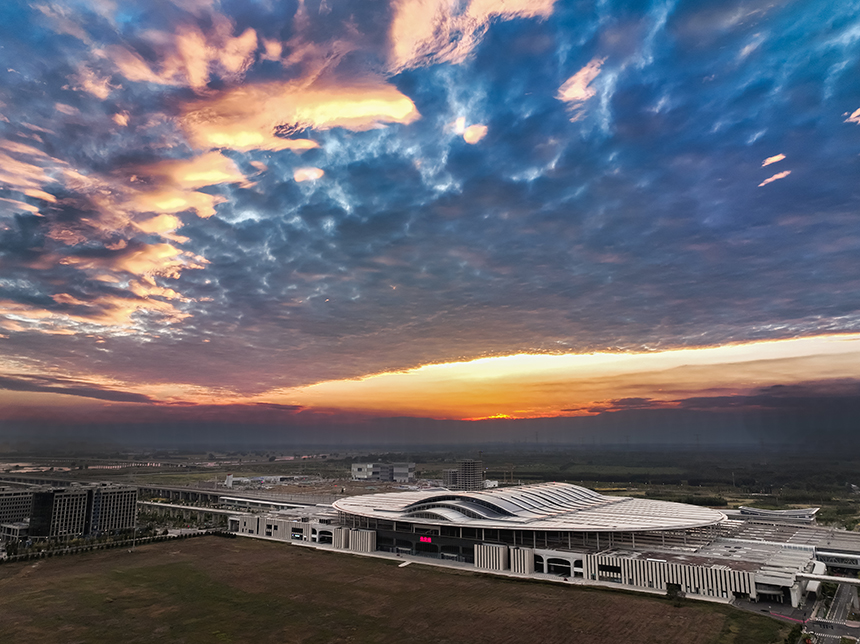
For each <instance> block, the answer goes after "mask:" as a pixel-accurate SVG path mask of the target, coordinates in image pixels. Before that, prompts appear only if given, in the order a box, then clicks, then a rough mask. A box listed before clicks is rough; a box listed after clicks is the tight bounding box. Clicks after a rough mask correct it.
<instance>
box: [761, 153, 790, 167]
mask: <svg viewBox="0 0 860 644" xmlns="http://www.w3.org/2000/svg"><path fill="white" fill-rule="evenodd" d="M784 158H785V155H784V154H776V155H774V156H772V157H768V158H767V159H765V160H764V161H762V162H761V167H762V168H763V167H765V166H766V165H770V164H771V163H777V162H779V161H782V160H783V159H784Z"/></svg>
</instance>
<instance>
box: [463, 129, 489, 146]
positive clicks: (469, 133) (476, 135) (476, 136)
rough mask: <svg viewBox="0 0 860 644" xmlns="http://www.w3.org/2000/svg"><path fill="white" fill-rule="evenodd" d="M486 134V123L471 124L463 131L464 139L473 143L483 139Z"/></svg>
mask: <svg viewBox="0 0 860 644" xmlns="http://www.w3.org/2000/svg"><path fill="white" fill-rule="evenodd" d="M485 136H487V126H486V125H470V126H469V127H467V128H466V129H465V130H464V131H463V140H464V141H465V142H466V143H469V144H472V145H474V144H475V143H477V142H478V141H480V140H481V139H483V138H484V137H485Z"/></svg>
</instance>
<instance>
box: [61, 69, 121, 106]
mask: <svg viewBox="0 0 860 644" xmlns="http://www.w3.org/2000/svg"><path fill="white" fill-rule="evenodd" d="M71 81H72V84H71V88H72V89H74V90H78V91H83V92H87V93H89V94H92V95H93V96H95V97H96V98H100V99H101V100H105V99H106V98H107V97H108V96H110V93H111V91H112V90H113V89H114V87H113V85H111V84H110V78H108V77H107V76H100V75H99V74H96V73H95V72H94V71H93V70H92V69H90V68H89V67H87V66H86V65H81V66H80V67H79V68H78V72H77V74H75V75H74V76H73V77H72V78H71Z"/></svg>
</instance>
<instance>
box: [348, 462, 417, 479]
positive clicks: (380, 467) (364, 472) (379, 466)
mask: <svg viewBox="0 0 860 644" xmlns="http://www.w3.org/2000/svg"><path fill="white" fill-rule="evenodd" d="M352 480H354V481H396V482H398V483H409V482H411V481H414V480H415V463H353V464H352Z"/></svg>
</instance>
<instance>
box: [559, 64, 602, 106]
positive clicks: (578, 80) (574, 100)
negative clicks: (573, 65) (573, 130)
mask: <svg viewBox="0 0 860 644" xmlns="http://www.w3.org/2000/svg"><path fill="white" fill-rule="evenodd" d="M605 61H606V59H605V58H592V59H591V61H590V62H589V63H588V64H587V65H586V66H585V67H583V68H582V69H580V70H579V71H578V72H576V73H575V74H574V75H573V76H571V77H570V78H568V79H567V80H566V81H565V82H564V84H563V85H562V86H561V87H559V89H558V94H557V95H556V98H557V99H558V100H560V101H564V102H565V103H567V104H568V108H569V109H570V110H571V111H572V112H573V116H572V117H571V119H570V120H571V121H578V120H579V119H581V118H582V111H581V110H582V105H583V103H585V101H587V100H588V99H590V98H592V97H593V96H594V95H595V94H596V90H595V89H594V88H593V87H591V86H590V85H591V82H592V81H593V80H594V79H595V78H597V75H598V74H599V73H600V68H601V67H602V66H603V63H604V62H605Z"/></svg>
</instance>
